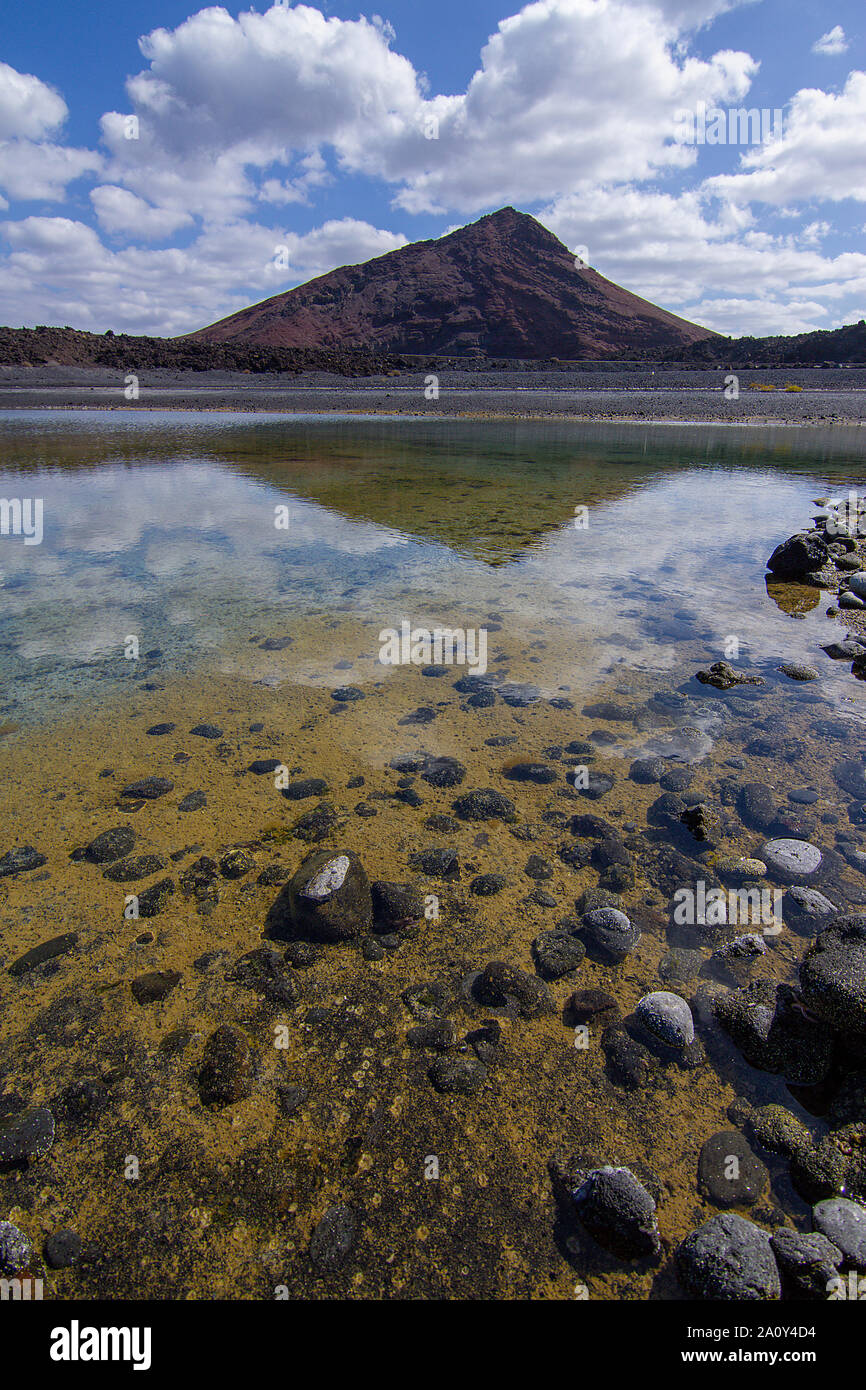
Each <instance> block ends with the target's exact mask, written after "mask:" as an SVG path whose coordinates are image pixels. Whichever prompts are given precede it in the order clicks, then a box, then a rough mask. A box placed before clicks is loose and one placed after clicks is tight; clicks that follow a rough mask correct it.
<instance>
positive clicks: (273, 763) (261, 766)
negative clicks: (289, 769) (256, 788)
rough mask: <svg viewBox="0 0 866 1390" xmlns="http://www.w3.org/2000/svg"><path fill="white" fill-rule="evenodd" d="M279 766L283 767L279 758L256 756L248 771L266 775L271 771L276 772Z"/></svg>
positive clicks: (262, 775) (260, 775)
mask: <svg viewBox="0 0 866 1390" xmlns="http://www.w3.org/2000/svg"><path fill="white" fill-rule="evenodd" d="M278 767H282V763H281V762H280V760H279V758H256V760H255V762H252V763H250V765H249V768H248V769H247V771H248V772H254V773H255V775H256V776H257V777H264V776H265V775H266V774H267V773H269V772H276V770H277V768H278Z"/></svg>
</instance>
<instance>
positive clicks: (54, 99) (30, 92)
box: [0, 63, 69, 140]
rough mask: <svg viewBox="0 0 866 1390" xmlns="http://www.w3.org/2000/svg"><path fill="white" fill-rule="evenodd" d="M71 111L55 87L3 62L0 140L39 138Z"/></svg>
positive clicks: (59, 124)
mask: <svg viewBox="0 0 866 1390" xmlns="http://www.w3.org/2000/svg"><path fill="white" fill-rule="evenodd" d="M68 114H69V113H68V111H67V107H66V102H65V101H64V100H63V98H62V96H61V95H60V93H59V92H55V90H54V88H53V87H49V86H48V85H47V83H45V82H42V81H40V79H39V78H38V77H33V76H32V75H31V74H29V73H23V72H17V71H16V70H15V68H12V67H10V66H9V64H8V63H0V140H9V139H23V140H40V139H41V138H42V137H43V136H44V135H47V134H48V132H49V131H52V130H56V129H57V128H58V126H61V125H62V124H63V122H64V121H65V120H66V117H67V115H68Z"/></svg>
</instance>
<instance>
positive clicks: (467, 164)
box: [103, 0, 757, 216]
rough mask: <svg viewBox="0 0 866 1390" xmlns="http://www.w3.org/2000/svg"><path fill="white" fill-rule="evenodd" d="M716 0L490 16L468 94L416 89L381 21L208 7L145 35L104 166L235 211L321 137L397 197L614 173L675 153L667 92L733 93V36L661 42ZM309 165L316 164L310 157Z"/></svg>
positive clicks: (114, 115) (673, 104)
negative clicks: (717, 48) (139, 66)
mask: <svg viewBox="0 0 866 1390" xmlns="http://www.w3.org/2000/svg"><path fill="white" fill-rule="evenodd" d="M728 7H729V6H726V5H725V4H723V3H713V0H694V2H693V3H679V4H677V3H673V0H670V2H669V0H658V3H654V4H652V3H642V0H535V3H531V4H528V5H526V6H525V7H524V8H523V9H521V10H520V11H519V12H518V13H517V14H515V15H512V16H511V17H509V18H508V19H505V20H503V21H502V22H501V23H500V24H499V26H498V28H497V31H496V33H495V34H494V35H493V36H492V37H491V38H490V39H489V41H488V43H487V44H486V45H485V47H484V49H483V51H482V54H481V66H480V67H479V69H478V70H477V71H476V73H475V74H474V76H473V77H472V79H471V81H470V83H469V85H468V88H467V90H466V92H465V93H462V94H460V95H444V94H440V95H436V96H432V97H429V98H428V97H426V96H425V95H424V94H423V90H422V82H421V80H420V78H419V76H418V74H417V73H416V72H415V70H414V68H413V66H412V64H411V63H410V62H409V61H408V59H406V58H404V57H402V56H401V55H400V54H398V53H396V52H394V51H393V49H392V47H391V43H392V39H393V34H392V31H391V30H390V29H389V28H388V27H387V26H385V25H383V24H382V23H381V22H378V23H377V22H375V21H372V22H371V21H368V20H366V19H359V20H341V19H336V18H329V19H326V18H325V17H324V16H323V15H322V14H321V13H320V12H319V11H318V10H315V9H312V8H311V7H309V6H306V5H298V6H294V7H293V8H286V7H283V6H275V7H274V8H272V9H270V10H268V11H267V12H266V13H265V14H256V13H254V12H250V13H246V14H241V15H239V16H238V17H237V18H236V19H235V18H233V17H232V16H231V15H230V14H228V12H227V11H226V10H224V9H221V8H218V7H214V8H210V9H206V10H202V11H200V12H199V13H198V14H196V15H193V16H192V17H191V18H190V19H188V20H187V21H185V23H183V24H181V25H179V26H178V28H177V29H174V30H167V29H158V30H156V31H155V32H154V33H152V34H150V35H148V36H147V37H146V38H145V39H142V41H141V49H142V53H143V55H144V57H145V58H147V59H148V62H149V67H148V68H147V69H146V70H144V71H143V72H141V73H139V74H137V75H136V76H135V77H133V78H132V79H130V81H129V82H128V84H127V88H128V92H129V96H130V100H131V102H132V104H133V107H134V110H135V114H136V115H137V116H138V117H139V122H140V129H139V138H138V139H136V140H130V139H128V138H125V135H126V131H125V127H124V119H123V115H122V113H119V112H111V113H108V114H107V115H106V116H105V117H104V118H103V136H104V139H105V141H106V144H107V145H108V147H109V149H110V151H111V154H112V157H113V164H112V167H111V170H110V173H111V178H112V179H113V180H114V181H116V182H117V183H120V184H124V185H126V186H127V187H129V188H131V189H132V190H133V191H135V192H137V193H138V194H139V195H141V196H144V197H146V198H147V199H148V200H149V201H151V202H153V203H157V204H159V205H160V206H163V207H168V206H173V207H179V208H183V209H184V210H186V211H190V212H198V213H201V214H202V215H204V216H214V215H216V212H217V209H218V208H219V206H220V205H223V206H225V208H226V210H227V212H228V213H229V215H233V216H234V215H240V214H242V213H243V212H244V211H245V210H246V208H247V207H248V205H249V202H250V200H251V199H252V197H253V196H254V193H255V189H254V183H253V180H252V173H253V172H254V171H256V170H262V171H269V170H270V169H271V167H272V166H276V165H282V166H286V167H290V166H291V165H292V164H293V162H296V164H297V169H298V172H297V174H296V175H295V176H293V177H292V178H290V180H289V181H288V182H287V183H286V182H283V181H282V180H281V179H278V178H277V177H276V176H275V175H274V176H271V175H269V176H268V178H267V180H266V182H265V184H264V190H265V193H264V196H265V197H266V198H270V199H271V200H272V201H281V200H285V201H301V200H302V199H303V198H304V196H305V194H306V191H307V189H308V188H309V187H310V186H311V169H310V159H311V158H312V159H316V158H318V159H319V160H321V150H322V148H323V147H324V146H327V147H329V148H331V149H332V150H333V151H334V154H335V157H336V160H337V164H338V166H339V168H340V169H342V170H344V171H347V172H351V173H360V174H366V175H368V176H370V177H374V178H384V179H386V180H388V181H389V182H390V183H392V184H395V185H397V186H398V188H399V190H400V191H399V195H398V197H397V203H398V205H399V206H401V207H403V208H405V209H406V210H407V211H410V212H421V211H430V210H439V211H441V210H443V209H445V208H450V209H456V210H460V211H464V212H470V213H471V212H475V211H478V210H479V209H483V208H486V207H490V206H493V205H494V204H498V203H503V202H531V201H533V200H537V199H539V198H543V197H549V196H550V195H551V194H552V193H555V192H560V191H565V190H567V189H570V188H573V187H574V186H575V184H576V183H578V182H580V183H583V184H586V185H589V184H591V183H593V182H598V181H601V180H605V179H610V178H614V177H616V178H619V179H636V178H646V177H649V176H651V175H652V174H653V173H654V172H656V171H658V170H660V169H667V168H677V167H683V166H687V165H688V164H690V163H691V162H693V161H694V158H695V154H694V151H693V150H689V149H688V148H687V147H685V146H683V145H682V144H678V143H676V142H675V141H674V139H673V135H674V128H675V121H674V116H675V112H676V110H677V109H678V108H683V107H689V108H691V107H694V105H695V104H696V103H697V102H698V101H699V100H704V101H708V102H711V103H712V102H720V101H727V100H737V99H739V98H740V97H741V96H743V95H744V93H745V92H746V90H747V89H748V87H749V84H750V82H751V79H752V77H753V75H754V73H755V72H756V70H757V64H756V62H755V61H754V59H752V58H751V57H750V55H749V54H747V53H735V52H731V51H728V50H726V51H722V52H719V53H717V54H715V55H714V56H713V57H712V58H710V59H709V60H708V61H704V60H701V59H698V58H695V57H693V56H688V55H687V54H686V53H681V52H678V51H677V50H676V48H675V42H674V41H675V40H676V39H677V37H678V35H679V32H680V27H681V26H683V25H685V24H686V23H687V22H688V23H691V24H696V23H700V22H704V21H705V20H706V19H708V18H710V17H712V15H713V14H715V13H718V12H720V11H721V10H723V9H725V8H728ZM313 177H315V171H313Z"/></svg>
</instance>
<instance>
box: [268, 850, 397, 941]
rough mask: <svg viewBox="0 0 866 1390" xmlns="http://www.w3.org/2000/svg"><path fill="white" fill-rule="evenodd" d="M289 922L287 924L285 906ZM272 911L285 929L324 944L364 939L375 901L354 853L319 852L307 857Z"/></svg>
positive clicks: (361, 865)
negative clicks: (354, 937)
mask: <svg viewBox="0 0 866 1390" xmlns="http://www.w3.org/2000/svg"><path fill="white" fill-rule="evenodd" d="M286 906H287V907H288V917H289V919H290V921H289V923H286V920H285V918H286V913H285V911H284V909H285V907H286ZM272 911H273V912H274V913H275V915H276V917H277V918H278V919H279V925H280V926H281V928H282V929H283V930H285V928H286V926H287V925H291V926H292V927H293V928H294V929H295V931H294V934H295V935H298V936H306V935H311V936H312V937H313V938H319V939H321V940H325V941H342V940H345V939H346V938H348V937H353V936H363V935H364V934H365V933H366V932H368V931H369V930H370V928H371V926H372V923H373V900H372V896H371V893H370V884H369V880H368V879H367V875H366V872H365V870H364V866H363V864H362V863H361V861H360V859H359V858H358V856H357V855H356V854H355V853H354V852H353V851H351V850H348V851H345V852H344V853H343V854H334V853H333V852H332V851H328V850H316V851H314V852H313V853H312V854H310V855H308V856H307V858H306V859H305V860H304V862H303V863H302V864H301V865H300V867H299V868H298V869H297V871H296V872H295V874H294V876H293V877H292V879H291V882H290V883H289V884H288V885H287V887H286V888H285V889H284V890H283V892H282V893H281V894H280V897H279V898H278V900H277V904H275V905H274V909H272Z"/></svg>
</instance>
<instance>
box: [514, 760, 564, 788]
mask: <svg viewBox="0 0 866 1390" xmlns="http://www.w3.org/2000/svg"><path fill="white" fill-rule="evenodd" d="M502 775H503V777H507V778H508V780H509V781H510V782H534V783H535V784H536V785H537V786H539V787H543V786H548V785H549V784H550V783H551V782H555V781H556V769H555V768H552V767H547V766H546V765H545V764H544V763H512V764H510V765H509V764H507V763H506V765H505V767H504V768H503V769H502Z"/></svg>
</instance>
